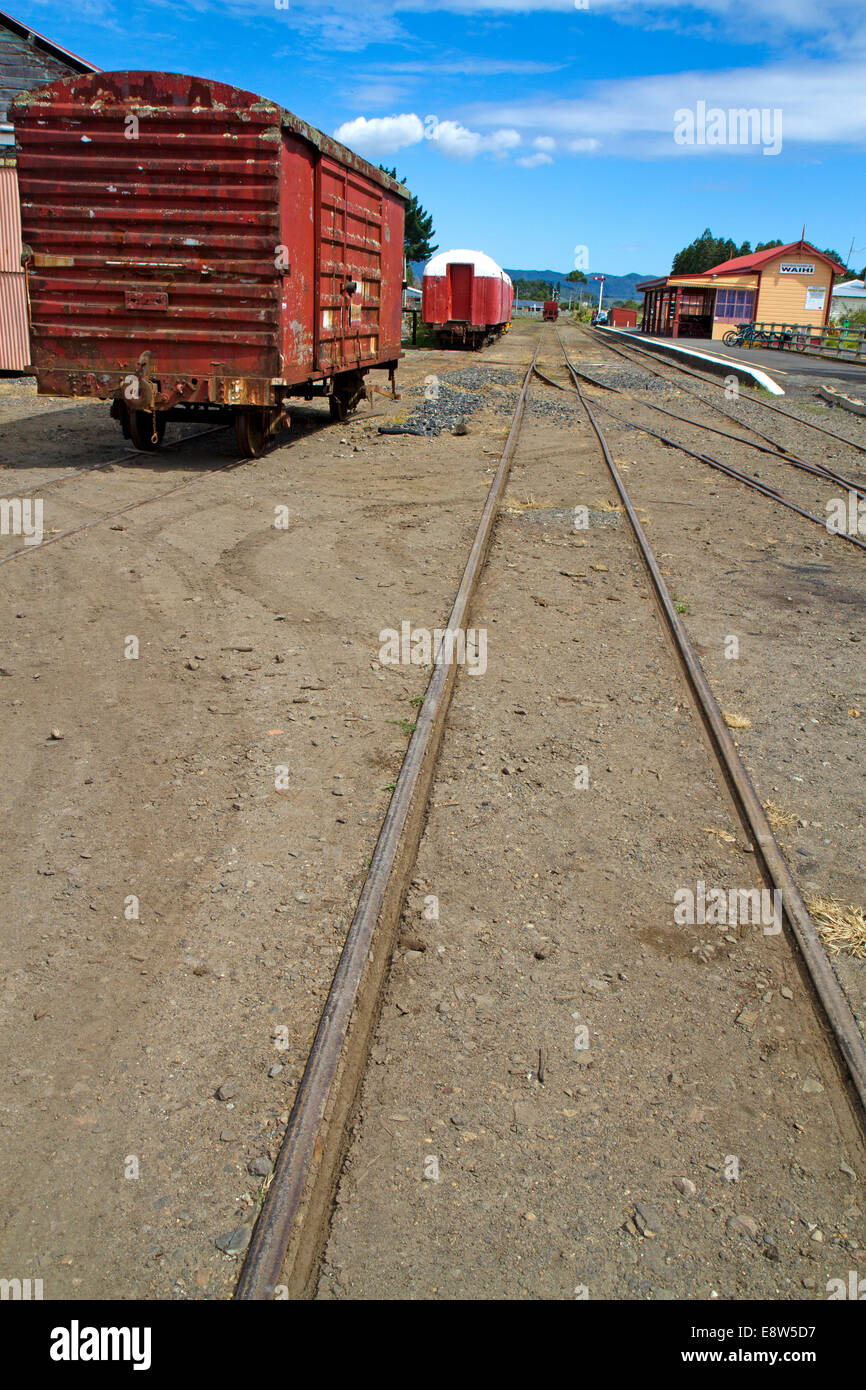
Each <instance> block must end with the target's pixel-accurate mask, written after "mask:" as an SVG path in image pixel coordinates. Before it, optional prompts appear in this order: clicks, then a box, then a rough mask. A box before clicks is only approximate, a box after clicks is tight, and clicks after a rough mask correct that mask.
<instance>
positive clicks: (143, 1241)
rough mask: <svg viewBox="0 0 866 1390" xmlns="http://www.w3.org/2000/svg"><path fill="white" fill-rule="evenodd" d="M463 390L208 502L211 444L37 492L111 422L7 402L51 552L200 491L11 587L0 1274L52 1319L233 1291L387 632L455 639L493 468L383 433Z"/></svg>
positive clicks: (391, 761) (5, 678)
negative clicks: (69, 1305)
mask: <svg viewBox="0 0 866 1390" xmlns="http://www.w3.org/2000/svg"><path fill="white" fill-rule="evenodd" d="M524 350H525V348H524V345H522V344H518V345H516V346H515V347H513V348H511V349H510V355H511V358H514V359H518V360H519V358H520V357H521V355H522V353H523V352H524ZM491 355H493V354H491ZM495 357H496V360H497V361H501V360H503V359H504V360H505V361H506V362H507V361H508V360H509V345H508V344H507V342H506V343H504V344H500V345H499V349H498V351H497V352H496V354H495ZM461 365H465V364H463V363H462V362H461V361H460V359H459V358H458V359H456V360H455V357H454V355H445V356H443V355H442V354H434V353H428V354H425V356H424V359H423V361H422V360H421V359H420V358H418V357H414V358H413V357H412V356H407V357H406V359H405V360H404V362H403V364H402V365H401V370H400V378H401V382H402V385H403V388H404V390H407V391H408V394H407V396H406V397H405V399H404V401H402V402H400V403H399V404H391V403H388V402H385V401H384V398H383V397H381V396H379V397H376V398H375V402H376V405H375V410H374V411H373V412H371V410H370V407H369V406H368V405H365V406H362V408H361V410H359V411H358V413H357V414H356V415H354V416H352V417H351V419H350V420H349V421H348V422H347V423H346V424H345V425H342V426H336V427H334V426H332V425H331V424H330V422H329V421H328V416H327V410H326V409H325V410H324V411H323V410H321V409H318V410H315V409H301V410H300V411H299V412H298V420H299V421H300V424H299V426H298V429H297V432H296V434H294V435H290V436H289V437H287V438H286V437H284V439H285V442H283V443H281V445H280V446H279V447H277V448H275V449H274V450H273V451H272V452H270V453H269V454H268V455H267V456H266V457H264V458H262V459H260V460H258V461H256V462H255V463H253V464H246V465H244V466H242V467H239V468H236V469H229V470H227V471H225V472H223V473H217V474H213V475H212V476H210V477H207V478H201V479H198V480H197V481H196V475H197V474H198V473H201V472H202V471H203V470H206V469H208V468H214V467H217V466H219V465H221V464H226V463H230V462H231V461H232V459H233V458H234V457H235V450H234V442H233V439H232V437H231V435H230V434H228V433H226V434H220V435H215V436H211V437H210V438H209V439H208V440H207V441H203V442H200V443H194V444H191V445H189V446H187V448H186V449H185V450H182V451H179V452H169V453H167V454H166V455H165V456H164V457H163V458H160V459H159V460H150V459H146V460H144V461H142V460H141V458H140V457H139V458H138V459H137V460H136V461H134V462H133V461H130V459H129V458H127V459H126V460H125V461H124V462H122V463H119V464H116V465H115V466H113V467H111V468H109V469H108V470H107V471H102V470H99V471H97V472H91V473H89V474H85V475H83V476H81V477H79V478H73V479H70V480H68V481H65V482H62V483H57V484H56V485H55V486H54V487H51V486H50V483H51V480H52V479H54V478H58V477H59V476H60V475H61V474H63V473H66V472H69V471H70V469H72V468H74V467H76V466H83V465H85V464H88V463H92V462H96V461H99V460H106V461H107V460H111V459H116V458H118V457H120V456H122V455H124V454H128V453H129V450H128V448H125V447H124V445H123V441H122V439H121V436H120V432H119V430H118V429H117V426H116V425H115V424H113V423H112V422H110V421H109V420H108V418H107V408H106V407H105V406H97V405H93V406H90V405H81V404H69V403H60V402H57V401H54V400H45V401H44V400H39V399H37V398H36V396H35V394H34V390H33V387H32V384H28V383H24V384H22V383H19V382H11V383H10V382H7V383H2V384H0V496H3V497H6V498H8V497H10V496H11V495H12V494H13V493H17V492H19V491H22V490H24V489H27V488H30V487H33V486H34V485H38V488H39V491H38V492H37V493H36V494H35V495H36V496H41V495H42V493H43V491H44V497H43V504H44V527H45V534H46V539H52V537H53V535H55V534H59V533H60V532H62V531H66V530H68V529H71V528H73V527H77V526H82V525H85V524H86V523H88V522H89V521H91V520H93V519H95V518H97V517H98V516H100V515H101V514H103V513H107V512H111V511H116V510H118V509H120V508H124V507H126V506H128V505H129V504H131V503H134V502H136V501H138V500H139V499H141V498H144V497H149V496H151V495H152V494H154V493H158V492H160V491H163V490H166V489H168V488H170V487H172V486H175V485H177V484H178V483H182V482H185V481H192V486H189V487H187V488H186V489H185V490H183V491H180V492H177V493H175V494H174V495H173V496H170V497H166V498H164V499H163V500H161V501H156V502H153V503H150V504H149V505H147V506H145V507H141V508H139V509H138V510H135V511H131V512H129V513H128V514H127V515H125V516H119V517H117V518H115V519H114V520H113V521H110V522H108V523H103V524H101V525H99V526H96V527H94V528H92V529H89V530H86V531H83V532H82V533H81V534H79V535H77V536H74V537H71V538H70V539H68V540H62V541H59V542H57V543H55V544H54V545H53V546H51V547H50V548H46V549H45V550H44V552H43V551H40V550H38V549H32V550H31V551H30V553H29V554H24V555H22V557H21V558H20V559H17V560H15V561H14V562H12V563H9V564H6V565H5V566H4V567H3V581H4V583H3V600H2V605H0V669H2V675H0V700H2V705H3V711H4V721H3V722H4V738H3V747H2V793H0V795H2V802H3V824H4V828H5V831H4V841H5V854H4V856H3V867H2V878H0V897H2V903H3V912H2V933H0V965H2V980H3V988H2V997H0V1038H2V1043H0V1049H2V1052H3V1055H4V1057H5V1058H6V1066H5V1067H4V1075H3V1077H2V1079H0V1150H2V1163H0V1211H2V1217H0V1222H2V1234H0V1248H2V1253H0V1272H3V1273H6V1272H7V1271H8V1276H7V1277H13V1276H18V1277H22V1278H24V1277H28V1276H33V1277H41V1278H42V1279H43V1281H44V1291H45V1297H46V1298H69V1297H77V1296H78V1297H98V1298H105V1297H117V1296H122V1297H125V1298H166V1297H173V1296H195V1297H227V1296H228V1295H229V1294H230V1292H231V1290H232V1288H233V1285H234V1282H235V1278H236V1275H237V1255H236V1254H233V1255H228V1254H225V1253H223V1252H222V1251H221V1250H220V1249H218V1248H217V1244H216V1242H218V1241H219V1242H221V1243H222V1244H223V1245H228V1247H229V1249H230V1250H233V1251H237V1250H238V1249H240V1248H242V1246H243V1245H244V1243H245V1241H246V1239H247V1237H248V1233H249V1229H250V1223H251V1221H252V1218H253V1215H254V1213H255V1211H256V1209H257V1206H258V1203H259V1199H260V1193H261V1189H262V1186H263V1174H267V1173H269V1171H270V1160H271V1158H272V1157H273V1155H274V1154H275V1153H276V1146H277V1144H278V1141H279V1138H280V1137H281V1135H282V1129H283V1126H284V1123H285V1120H286V1118H287V1114H288V1109H289V1107H290V1105H291V1100H292V1096H293V1093H294V1088H295V1086H296V1084H297V1080H298V1076H299V1074H300V1070H301V1068H302V1066H303V1062H304V1060H305V1058H306V1054H307V1050H308V1048H309V1044H310V1041H311V1038H312V1034H313V1031H314V1028H315V1025H316V1023H317V1021H318V1014H319V1010H320V1008H321V1004H322V999H323V995H324V993H325V991H326V989H327V985H328V981H329V978H330V974H331V971H332V969H333V966H334V962H335V960H336V958H337V955H338V952H339V950H340V948H341V945H342V941H343V936H344V933H345V929H346V927H347V925H348V922H349V921H350V920H351V915H352V907H353V903H354V899H355V897H356V896H357V892H358V889H359V886H360V883H361V881H362V878H363V873H364V869H365V865H366V862H367V860H368V859H369V856H370V854H371V852H372V847H373V845H374V843H375V839H376V835H377V831H378V825H379V821H380V819H381V816H382V815H383V814H384V810H385V807H386V806H387V801H388V795H389V790H388V788H389V784H390V783H392V782H393V779H394V776H395V774H396V771H397V769H398V768H399V765H400V761H401V758H402V755H403V752H404V750H405V747H406V744H407V741H408V735H407V734H406V733H405V732H404V729H405V728H406V727H407V725H406V723H404V724H403V727H401V721H410V720H411V719H412V717H413V714H414V710H413V706H412V705H411V703H410V701H411V698H412V697H413V696H415V695H417V694H419V693H420V692H421V691H423V684H424V677H423V673H422V672H421V671H420V670H419V669H418V668H414V667H413V668H410V669H409V670H408V671H407V670H405V669H403V668H401V667H396V668H394V667H386V668H382V667H381V665H380V663H379V662H378V654H379V646H380V641H379V633H380V631H381V630H382V629H383V628H385V627H387V626H391V625H393V624H395V623H396V624H397V625H398V626H399V623H400V621H401V619H402V618H404V617H407V616H408V617H411V618H413V619H414V620H415V621H419V622H420V621H435V622H438V623H440V624H441V623H443V622H444V620H445V618H446V617H447V614H448V611H449V610H450V606H451V602H452V598H453V593H454V590H455V589H456V587H457V584H458V582H459V577H460V574H461V572H462V568H463V565H464V563H465V553H466V551H467V549H468V546H469V544H470V541H471V536H472V534H473V532H474V528H475V525H476V521H477V514H478V510H479V506H480V499H481V498H482V497H483V495H484V487H485V480H486V477H487V473H486V470H487V469H488V468H489V467H490V465H491V462H492V458H491V454H494V453H496V454H498V449H497V447H496V444H495V443H489V444H488V443H487V442H486V436H485V435H484V434H483V433H481V434H478V433H475V432H474V426H473V433H471V434H469V435H467V436H464V437H455V436H452V435H451V434H450V433H448V434H444V435H442V436H441V437H439V438H433V439H429V440H426V439H418V438H414V437H410V436H385V435H380V434H379V433H378V427H379V425H380V424H382V423H385V422H387V420H389V419H393V420H399V419H401V418H405V417H406V416H407V415H408V414H409V412H410V411H411V410H412V409H414V408H417V406H418V405H419V404H421V403H422V402H423V399H424V397H423V383H424V378H425V377H426V376H428V375H431V374H435V372H436V371H437V369H438V370H443V369H449V368H453V367H454V366H458V367H459V366H461ZM496 389H497V388H492V390H493V392H494V395H495V394H496ZM413 392H414V394H413ZM494 420H495V431H494V432H497V431H499V430H500V425H499V422H498V419H497V418H496V417H494ZM171 428H172V427H171V426H170V427H169V436H170V435H171ZM167 441H168V436H167ZM485 449H488V450H489V451H490V452H489V453H486V452H485ZM278 507H288V522H289V524H288V529H285V530H281V529H277V528H276V527H275V524H274V523H275V520H276V519H277V513H276V510H275V509H276V508H278ZM280 519H282V518H280ZM19 549H22V550H23V549H24V547H23V545H22V541H21V539H20V538H19V537H13V536H5V537H3V538H2V540H0V559H2V557H3V556H5V555H7V554H11V553H12V552H13V551H15V550H19ZM129 637H137V639H138V643H139V656H138V659H126V657H125V652H126V651H127V650H128V638H129ZM52 731H53V732H54V733H55V734H57V735H60V737H54V736H52ZM279 769H286V771H285V772H283V773H281V772H279V771H278V770H279ZM278 777H279V778H280V779H281V781H280V786H279V787H278V786H277V778H278ZM133 897H134V898H137V899H138V906H137V907H136V904H135V903H134V902H132V901H131V899H132V898H133ZM136 911H137V913H138V916H137V917H135V916H134V915H128V914H134V913H135V912H136ZM274 1068H276V1069H277V1070H276V1071H275V1072H274V1074H273V1075H272V1074H271V1072H272V1071H273V1069H274ZM220 1087H224V1088H225V1089H224V1092H223V1094H224V1095H225V1096H226V1098H225V1099H222V1100H221V1099H218V1098H217V1096H216V1093H217V1090H218V1089H219V1088H220ZM230 1089H231V1090H233V1091H234V1094H232V1095H229V1094H228V1092H229V1090H230ZM251 1164H252V1165H255V1166H256V1167H257V1168H258V1169H259V1170H261V1172H256V1173H250V1172H249V1171H248V1168H249V1166H250V1165H251Z"/></svg>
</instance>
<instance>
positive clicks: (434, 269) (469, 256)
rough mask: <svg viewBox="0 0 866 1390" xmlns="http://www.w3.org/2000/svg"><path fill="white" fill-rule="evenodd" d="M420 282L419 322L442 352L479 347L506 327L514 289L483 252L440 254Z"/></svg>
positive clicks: (507, 277)
mask: <svg viewBox="0 0 866 1390" xmlns="http://www.w3.org/2000/svg"><path fill="white" fill-rule="evenodd" d="M421 283H422V303H421V317H422V319H423V321H424V322H425V323H427V324H430V325H431V326H432V328H433V330H434V334H435V337H436V342H437V343H438V344H439V345H441V346H443V347H483V345H484V344H485V343H490V342H493V340H494V338H497V337H498V336H499V334H500V333H502V332H503V330H504V329H505V328H506V327H507V326H508V324H510V322H511V306H512V304H513V302H514V286H513V285H512V283H511V279H510V277H509V276H508V275H506V274H505V271H504V270H502V269H501V267H500V266H498V265H497V264H496V262H495V261H494V260H491V258H490V256H485V254H484V252H483V251H440V252H439V254H438V256H434V257H433V259H432V261H430V262H429V263H428V264H427V265H426V266H425V268H424V277H423V280H422V282H421Z"/></svg>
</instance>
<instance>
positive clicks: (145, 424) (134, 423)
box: [127, 410, 165, 454]
mask: <svg viewBox="0 0 866 1390" xmlns="http://www.w3.org/2000/svg"><path fill="white" fill-rule="evenodd" d="M127 419H128V421H129V438H130V440H131V441H132V445H133V448H135V449H138V450H139V451H140V452H141V453H143V454H150V453H153V452H154V450H156V449H158V448H159V446H160V445H161V444H162V437H163V435H164V434H165V415H164V414H163V413H162V412H161V411H157V412H156V414H154V415H152V414H151V412H150V411H149V410H128V411H127ZM154 434H155V435H156V442H154V439H153V436H154Z"/></svg>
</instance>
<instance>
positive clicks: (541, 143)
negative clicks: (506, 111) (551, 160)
mask: <svg viewBox="0 0 866 1390" xmlns="http://www.w3.org/2000/svg"><path fill="white" fill-rule="evenodd" d="M532 143H533V145H534V146H535V148H536V149H537V150H545V151H546V152H547V153H548V154H550V153H552V151H553V150H555V149H556V141H555V140H554V139H553V136H551V135H536V137H535V139H534V140H533V142H532Z"/></svg>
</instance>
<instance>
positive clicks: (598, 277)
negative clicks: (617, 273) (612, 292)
mask: <svg viewBox="0 0 866 1390" xmlns="http://www.w3.org/2000/svg"><path fill="white" fill-rule="evenodd" d="M592 278H593V280H599V281H600V282H601V283H600V284H599V287H598V312H599V313H601V297H602V295H603V294H604V282H605V279H606V278H607V277H606V276H604V275H593V277H592Z"/></svg>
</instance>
